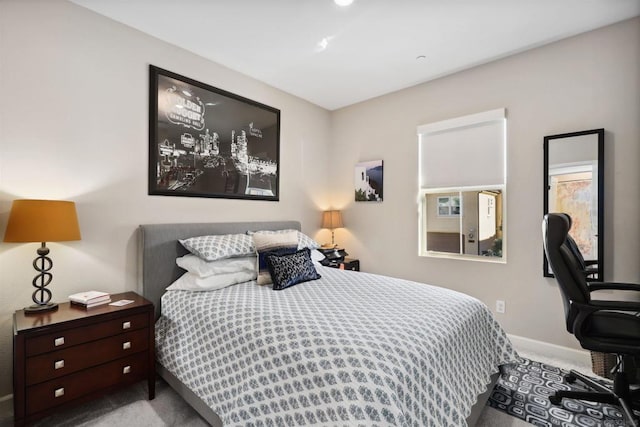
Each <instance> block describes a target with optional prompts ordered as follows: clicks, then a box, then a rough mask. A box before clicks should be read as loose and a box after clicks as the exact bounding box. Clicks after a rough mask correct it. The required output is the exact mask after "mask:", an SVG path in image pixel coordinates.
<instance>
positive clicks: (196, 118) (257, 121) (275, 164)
mask: <svg viewBox="0 0 640 427" xmlns="http://www.w3.org/2000/svg"><path fill="white" fill-rule="evenodd" d="M279 183H280V110H278V109H275V108H273V107H269V106H267V105H264V104H261V103H259V102H256V101H252V100H250V99H247V98H243V97H241V96H238V95H235V94H233V93H230V92H227V91H225V90H222V89H218V88H215V87H213V86H209V85H206V84H204V83H200V82H197V81H195V80H192V79H190V78H187V77H184V76H181V75H179V74H175V73H172V72H170V71H167V70H163V69H161V68H158V67H155V66H153V65H151V67H150V89H149V194H150V195H163V196H191V197H222V198H230V199H256V200H273V201H277V200H279Z"/></svg>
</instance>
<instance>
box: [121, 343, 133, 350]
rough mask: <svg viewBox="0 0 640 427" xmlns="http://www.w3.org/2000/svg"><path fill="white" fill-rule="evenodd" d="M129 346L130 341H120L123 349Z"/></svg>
mask: <svg viewBox="0 0 640 427" xmlns="http://www.w3.org/2000/svg"><path fill="white" fill-rule="evenodd" d="M130 348H131V341H127V342H123V343H122V349H123V350H129V349H130Z"/></svg>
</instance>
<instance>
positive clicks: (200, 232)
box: [138, 221, 300, 319]
mask: <svg viewBox="0 0 640 427" xmlns="http://www.w3.org/2000/svg"><path fill="white" fill-rule="evenodd" d="M282 229H293V230H300V222H298V221H265V222H217V223H216V222H212V223H197V224H143V225H141V226H140V234H139V239H140V241H139V242H140V244H139V254H138V273H139V274H138V275H139V280H140V281H141V282H142V283H141V284H142V286H141V288H142V293H143V295H144V297H145V298H146V299H148V300H149V301H151V302H152V303H153V304H154V306H155V312H156V319H157V318H158V317H159V316H160V297H161V296H162V294H163V293H164V291H165V289H166V288H167V287H168V286H169V285H170V284H171V283H173V282H174V281H175V280H176V279H177V278H178V277H180V276H181V275H182V274H183V273H184V270H182V269H181V268H180V267H178V266H177V265H176V258H177V257H179V256H182V255H185V254H186V253H187V251H186V249H184V248H183V247H182V245H181V244H180V242H178V239H188V238H189V237H195V236H205V235H210V234H236V233H245V232H247V231H248V230H252V231H256V230H282Z"/></svg>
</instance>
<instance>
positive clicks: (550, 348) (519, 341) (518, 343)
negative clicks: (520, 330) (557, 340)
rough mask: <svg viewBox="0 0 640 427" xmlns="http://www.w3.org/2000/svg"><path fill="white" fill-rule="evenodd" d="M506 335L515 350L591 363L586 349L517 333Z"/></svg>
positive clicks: (579, 362)
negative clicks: (564, 345) (521, 335)
mask: <svg viewBox="0 0 640 427" xmlns="http://www.w3.org/2000/svg"><path fill="white" fill-rule="evenodd" d="M507 336H508V337H509V339H510V340H511V342H512V343H513V346H514V347H515V348H516V350H522V351H528V352H531V353H538V354H543V355H546V356H549V357H553V358H557V359H561V360H563V361H566V362H567V363H573V364H578V365H591V353H590V352H588V351H587V350H577V349H575V348H569V347H563V346H561V345H556V344H550V343H548V342H544V341H537V340H533V339H531V338H525V337H520V336H518V335H511V334H507Z"/></svg>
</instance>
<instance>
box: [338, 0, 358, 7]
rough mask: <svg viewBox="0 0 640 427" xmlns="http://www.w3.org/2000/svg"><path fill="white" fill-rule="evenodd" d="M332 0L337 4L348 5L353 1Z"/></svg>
mask: <svg viewBox="0 0 640 427" xmlns="http://www.w3.org/2000/svg"><path fill="white" fill-rule="evenodd" d="M333 2H334V3H335V4H337V5H338V6H342V7H345V6H349V5H350V4H351V3H353V0H333Z"/></svg>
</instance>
